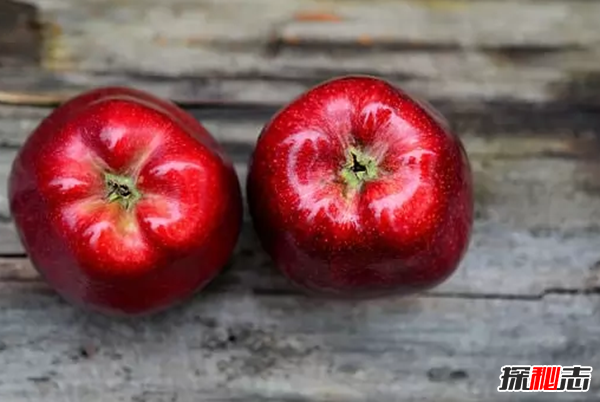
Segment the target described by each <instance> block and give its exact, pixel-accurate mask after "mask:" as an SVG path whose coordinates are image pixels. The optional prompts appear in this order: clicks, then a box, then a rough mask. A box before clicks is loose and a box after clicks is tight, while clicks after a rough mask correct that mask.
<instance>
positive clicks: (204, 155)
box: [9, 87, 243, 315]
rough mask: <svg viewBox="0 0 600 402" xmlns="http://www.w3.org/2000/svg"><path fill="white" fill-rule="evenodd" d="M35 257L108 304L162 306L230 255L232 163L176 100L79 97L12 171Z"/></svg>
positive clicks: (62, 287)
mask: <svg viewBox="0 0 600 402" xmlns="http://www.w3.org/2000/svg"><path fill="white" fill-rule="evenodd" d="M9 199H10V209H11V213H12V217H13V218H14V222H15V225H16V228H17V231H18V234H19V236H20V239H21V241H22V243H23V245H24V248H25V250H26V251H27V253H28V255H29V257H30V259H31V261H32V263H33V265H34V266H35V267H36V268H37V269H38V270H39V272H40V273H41V275H42V276H43V277H44V278H45V279H46V280H47V282H48V283H49V284H50V285H51V286H52V287H53V288H55V289H56V290H57V292H58V293H60V294H61V295H62V296H63V297H64V298H65V299H67V300H69V301H71V302H73V303H77V304H80V305H84V306H86V307H89V308H91V309H95V310H98V311H101V312H105V313H115V314H122V315H137V314H144V313H152V312H156V311H158V310H162V309H164V308H166V307H168V306H170V305H172V304H173V303H175V302H177V301H181V300H182V299H184V298H186V297H188V296H190V295H191V294H192V293H193V292H194V291H196V290H198V289H200V288H201V287H203V286H204V285H205V284H207V283H208V282H209V281H210V280H211V279H212V278H213V277H215V276H216V274H217V273H218V272H219V271H220V269H221V268H222V267H223V266H224V265H225V264H226V262H227V260H228V259H229V256H230V254H231V252H232V250H233V248H234V246H235V244H236V242H237V238H238V235H239V231H240V226H241V220H242V219H241V217H242V211H243V209H242V207H243V204H242V199H241V190H240V185H239V181H238V179H237V176H236V174H235V171H234V169H233V166H232V164H231V162H230V161H229V160H228V159H227V158H226V157H225V155H224V154H223V151H222V149H221V147H220V146H219V145H218V144H217V142H216V141H215V139H214V138H213V137H212V136H211V135H210V134H209V132H208V131H207V130H206V129H205V128H203V126H202V125H201V124H200V123H198V122H197V121H196V120H195V119H194V118H193V117H191V116H190V115H188V114H187V113H186V112H184V111H183V110H181V109H180V108H178V107H177V106H176V105H174V104H172V103H170V102H168V101H165V100H162V99H158V98H156V97H154V96H152V95H150V94H147V93H144V92H141V91H138V90H134V89H128V88H121V87H109V88H100V89H96V90H92V91H89V92H86V93H84V94H81V95H80V96H77V97H75V98H73V99H71V100H69V101H68V102H66V103H65V104H63V105H62V106H60V107H59V108H57V109H56V110H54V111H53V112H52V113H51V114H50V115H49V116H48V117H47V118H46V119H44V120H43V121H42V122H41V124H40V125H39V126H38V127H37V128H36V130H35V131H34V132H33V133H32V134H31V135H30V136H29V138H28V139H27V141H26V142H25V144H24V146H23V147H22V148H21V150H20V152H19V153H18V155H17V158H16V160H15V161H14V164H13V166H12V170H11V173H10V177H9Z"/></svg>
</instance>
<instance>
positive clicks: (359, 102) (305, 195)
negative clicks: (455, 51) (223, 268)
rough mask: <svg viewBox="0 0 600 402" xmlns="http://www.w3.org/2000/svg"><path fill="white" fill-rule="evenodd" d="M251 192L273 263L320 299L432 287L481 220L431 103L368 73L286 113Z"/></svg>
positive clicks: (264, 143)
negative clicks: (475, 218) (475, 219)
mask: <svg viewBox="0 0 600 402" xmlns="http://www.w3.org/2000/svg"><path fill="white" fill-rule="evenodd" d="M247 195H248V203H249V208H250V213H251V216H252V220H253V222H254V226H255V229H256V232H257V234H258V236H259V238H260V241H261V243H262V245H263V247H264V249H265V250H266V251H267V252H268V254H269V255H270V256H271V257H272V259H273V260H274V262H275V264H276V266H277V267H278V268H279V269H280V270H281V271H282V272H283V273H284V274H285V275H286V276H287V277H288V278H289V279H291V281H292V282H293V283H295V284H297V285H299V286H300V287H302V288H303V289H306V290H309V291H312V292H316V293H319V294H322V295H338V296H342V297H353V296H357V297H373V296H383V295H386V294H392V293H395V294H407V293H412V292H416V291H420V290H425V289H428V288H431V287H434V286H436V285H438V284H440V283H441V282H442V281H444V280H445V279H447V278H448V277H449V276H450V275H451V274H452V273H453V272H454V271H455V269H456V268H457V267H458V265H459V263H460V261H461V259H462V257H463V255H464V253H465V252H466V250H467V248H468V244H469V241H470V234H471V228H472V223H473V194H472V177H471V167H470V163H469V160H468V157H467V154H466V152H465V150H464V148H463V145H462V144H461V141H460V139H459V138H458V137H457V136H456V135H454V134H453V133H452V132H451V131H450V130H449V128H448V126H447V124H446V123H445V122H444V120H443V118H441V117H440V116H439V115H438V114H437V113H436V112H435V111H434V110H433V109H432V108H431V107H430V106H427V105H426V104H425V103H423V102H419V101H417V100H416V99H415V98H414V97H411V96H409V95H408V94H407V93H405V92H403V91H402V90H400V89H398V88H395V87H394V86H392V85H391V84H389V83H388V82H386V81H384V80H381V79H378V78H373V77H366V76H349V77H342V78H338V79H334V80H331V81H328V82H325V83H323V84H321V85H318V86H316V87H314V88H312V89H311V90H309V91H307V92H305V93H304V94H302V95H301V96H299V97H298V98H297V99H295V100H294V101H293V102H291V103H290V104H288V105H287V106H286V107H284V108H283V109H282V110H280V111H279V112H278V113H277V114H276V115H275V116H274V117H273V118H272V119H271V121H270V122H268V124H267V125H265V127H264V129H263V131H262V132H261V134H260V137H259V139H258V143H257V146H256V149H255V151H254V153H253V155H252V159H251V162H250V167H249V174H248V182H247Z"/></svg>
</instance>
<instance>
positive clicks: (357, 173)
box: [340, 147, 377, 190]
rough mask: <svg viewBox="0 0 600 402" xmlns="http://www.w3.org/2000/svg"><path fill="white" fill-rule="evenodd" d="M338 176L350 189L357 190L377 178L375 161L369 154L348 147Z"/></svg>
mask: <svg viewBox="0 0 600 402" xmlns="http://www.w3.org/2000/svg"><path fill="white" fill-rule="evenodd" d="M340 175H341V176H342V179H343V180H344V182H345V183H346V185H347V186H348V187H349V188H350V189H352V190H358V189H360V187H361V186H362V184H363V183H365V182H367V181H370V180H374V179H376V178H377V161H376V160H375V158H373V157H372V156H370V155H369V154H367V153H365V152H363V151H361V150H359V149H357V148H355V147H350V149H348V153H347V158H346V163H345V164H344V165H343V166H342V170H341V172H340Z"/></svg>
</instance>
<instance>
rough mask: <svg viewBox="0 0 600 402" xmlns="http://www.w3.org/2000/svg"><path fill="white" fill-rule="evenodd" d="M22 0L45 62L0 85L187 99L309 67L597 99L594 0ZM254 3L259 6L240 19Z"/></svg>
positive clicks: (301, 85) (277, 91)
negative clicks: (32, 16) (117, 89)
mask: <svg viewBox="0 0 600 402" xmlns="http://www.w3.org/2000/svg"><path fill="white" fill-rule="evenodd" d="M32 3H33V4H36V5H37V6H38V7H39V8H40V12H41V14H42V16H43V21H44V22H45V24H46V25H45V26H46V30H45V49H46V50H45V52H43V59H42V62H41V69H38V70H35V71H29V72H28V73H27V74H23V71H22V70H18V71H17V72H16V73H11V72H10V71H0V88H2V90H3V91H16V92H22V91H28V92H32V91H33V92H34V93H43V94H48V93H49V92H50V93H52V92H56V91H59V92H60V91H64V90H69V89H71V90H73V91H78V90H83V89H87V88H90V87H93V86H98V85H105V84H109V83H120V84H127V85H132V86H138V87H142V88H152V89H153V90H154V91H156V92H158V93H159V94H161V95H164V96H167V97H172V98H176V99H182V100H187V101H195V102H198V101H203V100H207V99H208V100H213V101H214V100H220V101H223V100H230V101H255V102H256V101H261V102H270V103H278V104H280V103H284V102H285V101H287V100H289V99H290V98H291V97H293V96H295V95H297V94H298V93H300V92H301V91H302V90H304V89H306V88H307V87H308V86H310V85H312V84H314V83H316V82H318V81H319V80H323V79H327V78H330V77H332V76H336V75H341V74H347V73H363V74H365V73H366V74H376V75H382V76H386V77H388V78H390V79H392V80H394V81H395V82H397V83H400V84H402V85H404V86H405V87H406V88H408V89H410V90H412V91H415V92H417V93H419V94H421V95H423V96H426V97H428V98H430V99H431V98H444V99H479V100H482V99H483V100H486V99H497V98H508V99H520V100H526V101H535V102H542V101H550V100H565V98H567V99H566V100H572V99H578V100H580V101H581V100H585V101H586V102H592V103H594V104H596V105H598V104H600V101H599V99H598V95H597V94H598V87H599V85H598V82H599V80H598V73H599V71H598V66H599V65H600V64H599V63H598V60H600V45H599V43H600V40H599V38H600V34H599V33H598V30H597V29H596V18H595V16H596V15H600V3H597V2H589V1H571V2H556V1H554V2H528V1H510V2H502V1H497V0H494V1H477V2H473V1H464V0H444V1H425V2H416V1H409V0H406V1H398V2H389V1H383V0H378V2H377V4H376V5H373V6H371V3H369V4H368V5H367V4H366V3H364V4H363V3H361V2H352V1H345V2H327V1H322V0H321V1H317V0H313V1H308V2H306V1H300V0H293V1H287V2H278V1H275V0H261V1H260V2H258V3H256V2H249V1H241V0H228V1H227V2H225V3H223V2H219V4H218V5H216V3H212V2H209V1H199V2H191V3H190V2H187V1H182V0H171V1H168V2H163V1H149V2H143V3H140V2H125V3H120V4H119V7H114V4H113V2H111V1H109V0H103V1H67V2H64V1H47V0H46V1H37V2H36V1H34V2H32ZM255 9H261V10H262V12H261V18H260V19H252V18H246V16H247V15H249V14H248V12H250V11H251V12H254V11H253V10H255ZM249 10H250V11H249ZM158 21H160V23H158ZM507 24H510V29H507ZM94 73H98V74H94ZM182 76H184V77H187V79H184V80H180V81H176V82H173V80H170V79H169V77H182ZM223 77H228V78H230V79H228V80H216V79H215V78H223ZM263 78H266V79H263ZM69 87H71V88H69ZM1 98H2V96H0V99H1Z"/></svg>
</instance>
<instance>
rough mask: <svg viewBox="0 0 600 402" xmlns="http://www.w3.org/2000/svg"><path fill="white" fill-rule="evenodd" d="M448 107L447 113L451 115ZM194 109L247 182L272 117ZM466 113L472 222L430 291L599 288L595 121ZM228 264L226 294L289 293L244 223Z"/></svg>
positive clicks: (3, 243)
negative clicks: (460, 255)
mask: <svg viewBox="0 0 600 402" xmlns="http://www.w3.org/2000/svg"><path fill="white" fill-rule="evenodd" d="M448 111H449V112H451V114H452V109H449V110H448ZM48 112H49V110H48V109H42V108H25V107H2V108H0V116H2V117H3V118H2V119H1V121H2V123H1V124H0V142H1V143H4V144H6V145H10V146H11V147H18V146H20V145H21V144H22V143H23V141H24V139H25V138H26V135H27V133H28V132H29V131H30V130H31V129H32V128H33V127H35V124H37V122H38V121H39V119H41V118H42V117H43V116H45V115H46V114H47V113H48ZM191 112H192V113H194V114H195V115H196V117H198V118H199V119H200V120H201V121H202V122H203V123H204V124H205V125H206V127H207V128H208V129H209V130H211V132H212V133H213V134H214V135H215V137H217V138H218V139H219V140H220V141H221V142H222V143H223V144H224V146H225V147H226V149H227V152H228V154H229V155H230V156H231V157H232V158H233V159H234V161H235V162H236V166H237V171H238V175H239V177H240V181H241V183H242V185H243V184H244V183H245V176H246V162H247V159H248V156H249V153H250V152H251V150H252V147H253V143H254V141H255V139H256V137H257V136H258V133H259V131H260V129H261V126H262V124H263V123H264V122H265V121H266V120H267V119H268V117H269V116H270V113H271V111H264V112H253V111H244V110H240V111H228V112H218V110H212V111H211V110H196V111H194V110H192V111H191ZM463 112H464V113H463V114H460V113H459V111H458V110H456V109H454V113H455V115H456V116H457V117H460V118H459V119H457V121H455V124H456V125H457V126H459V127H460V128H461V133H462V134H463V139H464V142H465V145H466V147H467V150H468V152H469V155H470V157H471V160H472V165H473V171H474V177H475V184H476V195H477V196H476V208H477V222H476V225H475V230H474V234H473V240H472V245H471V249H470V251H469V253H468V254H467V256H466V258H465V260H464V262H463V264H462V266H461V268H460V269H459V271H458V272H457V273H456V274H455V275H454V276H453V277H452V278H451V280H449V281H448V282H447V283H445V284H444V285H443V286H441V287H440V288H438V289H436V290H435V292H441V294H447V293H453V294H461V293H465V294H473V295H480V294H487V295H493V294H500V295H522V296H528V297H538V296H539V295H541V294H544V292H548V291H553V290H558V291H592V290H594V289H597V288H599V287H600V274H599V271H598V269H597V265H598V261H600V249H598V247H597V243H598V236H599V235H600V202H599V201H600V200H599V199H598V198H599V197H600V193H599V192H598V190H597V189H598V185H599V183H598V180H597V172H598V171H599V169H600V165H599V164H600V162H599V161H598V159H597V157H596V156H597V149H598V148H597V142H596V141H597V140H596V137H595V136H593V135H590V134H589V133H588V134H586V132H587V131H586V127H587V125H589V124H593V123H594V122H595V120H593V119H591V120H590V121H587V122H586V121H585V119H583V118H582V119H579V120H578V122H575V123H573V127H575V126H576V124H581V125H582V126H581V127H579V128H580V130H582V131H581V133H580V134H579V135H574V133H572V132H570V131H568V128H569V124H568V122H569V121H571V120H569V119H568V118H567V116H568V114H566V115H565V116H564V118H567V121H561V120H557V121H555V122H547V123H549V124H548V127H546V126H544V125H542V126H541V127H540V126H539V125H540V124H541V123H540V122H537V123H536V122H535V121H534V120H535V119H527V118H526V116H527V113H525V117H523V121H522V122H521V121H519V122H517V123H515V124H518V125H519V127H521V129H520V130H521V131H518V132H513V131H511V126H510V124H509V125H506V122H503V123H502V124H505V126H502V125H501V124H499V127H496V130H497V131H495V132H494V131H491V132H489V133H485V132H484V133H482V132H481V128H482V127H478V125H477V124H478V123H477V122H478V121H479V118H478V117H477V116H476V115H473V114H470V113H469V112H467V111H463ZM257 113H258V114H257ZM482 113H484V114H485V112H482ZM550 114H552V113H549V114H548V116H550ZM508 115H511V116H512V117H513V118H514V117H515V116H516V114H515V113H512V114H511V113H508ZM556 115H560V113H558V112H557V113H556ZM492 116H493V114H492ZM544 116H545V115H542V117H540V120H544ZM499 117H502V115H501V116H499ZM484 120H485V119H484ZM590 129H591V128H589V127H587V130H590ZM15 153H16V150H14V149H13V150H6V149H4V150H0V189H2V188H5V183H6V175H7V173H8V166H9V164H10V163H11V161H12V158H13V157H14V155H15ZM0 215H2V216H4V219H5V221H7V222H9V221H10V217H9V214H8V209H7V200H6V195H5V192H4V191H0ZM0 228H1V229H2V230H3V231H4V232H3V234H2V236H0V253H1V254H4V255H15V254H22V253H23V249H22V248H21V247H20V246H19V244H18V241H17V239H16V235H15V233H14V230H13V229H12V226H11V224H10V223H5V224H3V225H0ZM507 250H510V251H507ZM232 264H233V268H232V269H231V270H230V271H229V273H228V274H227V275H225V277H224V279H223V281H222V284H223V286H225V287H226V288H232V289H233V288H238V287H240V286H249V287H252V288H256V289H279V290H281V291H285V292H289V291H291V289H290V287H289V286H288V284H287V283H286V282H285V281H284V280H283V279H282V278H281V276H280V275H278V274H277V273H275V272H273V271H272V270H271V265H270V263H269V260H268V258H267V257H266V256H265V255H264V254H263V253H262V252H260V251H259V247H258V244H257V243H256V240H255V238H254V235H253V233H252V230H251V228H250V226H249V224H247V227H246V229H245V231H244V234H243V235H242V238H241V240H240V245H239V247H238V252H237V253H236V255H235V257H234V258H233V260H232ZM524 267H526V268H524ZM25 269H30V268H25ZM524 270H525V271H524ZM32 275H33V274H32ZM34 276H35V275H34ZM515 278H519V280H515Z"/></svg>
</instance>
